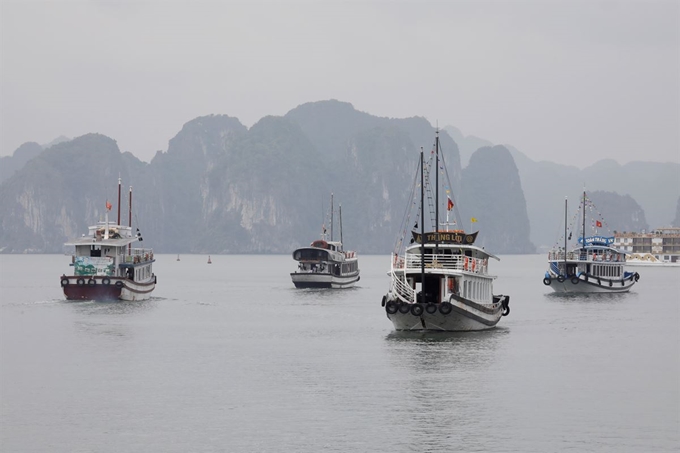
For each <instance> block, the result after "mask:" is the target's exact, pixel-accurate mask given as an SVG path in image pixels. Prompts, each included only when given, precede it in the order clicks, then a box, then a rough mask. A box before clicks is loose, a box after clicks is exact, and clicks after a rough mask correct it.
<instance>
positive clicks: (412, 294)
mask: <svg viewBox="0 0 680 453" xmlns="http://www.w3.org/2000/svg"><path fill="white" fill-rule="evenodd" d="M391 277H392V292H393V293H394V294H396V295H397V297H399V299H401V300H402V301H404V302H408V303H410V304H412V303H414V302H415V301H416V290H415V289H413V288H411V286H410V285H409V284H408V283H406V282H405V281H404V280H402V279H401V278H399V277H398V276H397V275H395V273H394V271H393V272H391Z"/></svg>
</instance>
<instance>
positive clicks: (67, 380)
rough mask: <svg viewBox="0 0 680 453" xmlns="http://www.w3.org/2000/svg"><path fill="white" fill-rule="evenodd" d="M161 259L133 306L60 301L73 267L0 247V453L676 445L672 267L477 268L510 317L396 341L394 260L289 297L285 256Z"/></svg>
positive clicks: (678, 333) (532, 259)
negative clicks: (629, 287) (626, 288)
mask: <svg viewBox="0 0 680 453" xmlns="http://www.w3.org/2000/svg"><path fill="white" fill-rule="evenodd" d="M180 258H181V260H180V261H177V256H176V255H157V256H156V259H157V262H156V264H155V269H154V270H155V272H156V274H157V275H158V286H157V289H156V291H155V292H154V295H155V297H154V298H153V299H152V300H149V301H144V302H119V303H96V302H67V301H65V300H64V297H63V294H62V292H61V288H60V286H59V276H60V275H61V274H62V273H68V272H69V266H68V263H69V262H70V257H68V256H61V255H0V265H1V269H0V271H1V272H0V279H1V282H0V284H1V286H0V290H1V292H0V295H1V296H0V297H1V298H2V301H1V302H2V303H1V306H0V307H1V309H0V328H1V330H0V340H1V341H0V359H1V362H0V378H1V380H0V411H1V412H0V422H1V424H0V429H1V431H0V450H1V451H2V452H31V453H33V452H112V453H113V452H115V453H120V452H319V451H324V452H326V451H327V452H391V453H394V452H454V451H461V452H472V451H480V452H589V451H594V452H601V451H603V452H671V451H672V452H677V451H678V449H680V316H679V312H680V300H679V299H680V297H679V296H680V269H679V268H675V269H673V268H671V269H663V268H661V269H659V268H657V269H642V268H635V270H637V271H638V272H639V273H640V274H641V278H640V281H639V282H638V284H637V285H635V287H634V288H633V291H632V292H630V293H627V294H619V295H600V296H591V297H585V296H579V297H560V296H555V295H552V294H551V293H550V292H549V291H550V290H549V289H548V288H546V287H545V286H544V285H543V283H542V278H543V273H544V272H545V267H546V257H545V256H544V255H523V256H501V261H500V262H495V261H494V262H491V263H490V265H489V266H490V270H491V272H492V273H494V274H496V275H498V279H497V280H496V283H495V292H496V293H502V294H509V295H510V296H511V302H510V308H511V313H510V315H509V316H507V317H505V318H503V319H502V320H501V322H500V323H499V325H498V327H497V328H495V329H493V330H491V331H487V332H478V333H463V334H423V333H417V334H400V333H396V332H394V331H393V328H392V324H391V322H390V321H389V320H388V319H387V317H386V316H385V313H384V309H383V308H382V307H381V306H380V301H381V297H382V295H383V294H384V293H385V292H386V290H387V288H388V285H389V278H388V277H387V274H386V272H387V270H388V268H389V257H387V256H360V258H359V262H360V267H361V281H360V282H359V285H358V286H357V287H356V288H353V289H346V290H298V289H295V288H294V287H293V285H292V283H291V281H290V276H289V273H290V272H292V271H293V270H294V269H295V262H294V261H293V260H292V258H291V257H290V256H288V255H285V256H284V255H274V256H265V255H246V256H235V255H212V256H211V258H212V264H207V260H208V257H207V256H203V255H192V256H189V255H183V256H181V257H180Z"/></svg>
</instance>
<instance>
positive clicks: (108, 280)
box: [102, 277, 111, 286]
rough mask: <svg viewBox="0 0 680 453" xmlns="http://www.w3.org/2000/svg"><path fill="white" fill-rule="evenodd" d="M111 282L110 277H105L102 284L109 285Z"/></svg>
mask: <svg viewBox="0 0 680 453" xmlns="http://www.w3.org/2000/svg"><path fill="white" fill-rule="evenodd" d="M110 284H111V279H110V278H109V277H104V278H103V279H102V285H105V286H108V285H110Z"/></svg>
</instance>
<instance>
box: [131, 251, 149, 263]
mask: <svg viewBox="0 0 680 453" xmlns="http://www.w3.org/2000/svg"><path fill="white" fill-rule="evenodd" d="M147 261H153V249H131V250H130V253H129V254H127V255H125V263H126V264H134V263H144V262H147Z"/></svg>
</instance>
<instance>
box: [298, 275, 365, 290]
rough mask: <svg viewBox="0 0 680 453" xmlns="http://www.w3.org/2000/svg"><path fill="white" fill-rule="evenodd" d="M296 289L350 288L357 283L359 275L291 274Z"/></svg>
mask: <svg viewBox="0 0 680 453" xmlns="http://www.w3.org/2000/svg"><path fill="white" fill-rule="evenodd" d="M290 277H291V279H292V280H293V283H294V284H295V287H296V288H351V287H352V286H354V285H355V284H356V283H357V282H358V281H359V278H360V277H359V273H358V272H357V273H356V274H352V275H347V276H338V275H331V274H324V273H311V272H292V273H291V274H290Z"/></svg>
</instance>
